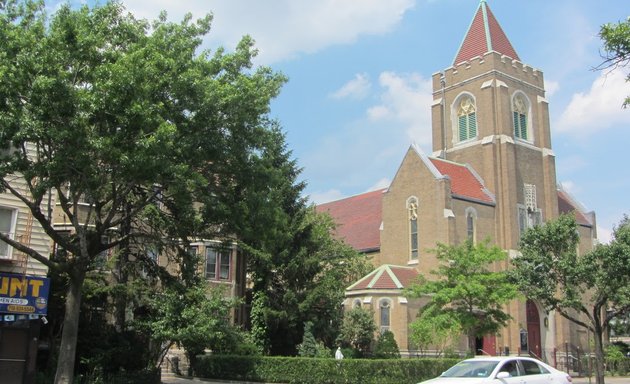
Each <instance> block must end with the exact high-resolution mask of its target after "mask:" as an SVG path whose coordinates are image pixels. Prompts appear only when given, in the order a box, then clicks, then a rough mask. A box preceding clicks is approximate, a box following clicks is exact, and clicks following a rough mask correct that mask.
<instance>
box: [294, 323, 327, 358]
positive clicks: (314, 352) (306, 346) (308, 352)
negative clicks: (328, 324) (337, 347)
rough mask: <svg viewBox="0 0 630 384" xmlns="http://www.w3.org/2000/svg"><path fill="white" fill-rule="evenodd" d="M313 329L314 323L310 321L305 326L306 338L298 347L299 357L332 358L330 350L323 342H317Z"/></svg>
mask: <svg viewBox="0 0 630 384" xmlns="http://www.w3.org/2000/svg"><path fill="white" fill-rule="evenodd" d="M312 329H313V323H311V322H310V321H309V322H307V323H306V324H304V337H303V338H302V343H300V344H299V345H298V355H299V356H301V357H320V358H324V357H330V356H332V351H331V350H330V348H326V346H325V345H324V344H323V343H322V342H318V341H317V340H315V336H313V332H312Z"/></svg>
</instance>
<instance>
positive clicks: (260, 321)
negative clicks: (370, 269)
mask: <svg viewBox="0 0 630 384" xmlns="http://www.w3.org/2000/svg"><path fill="white" fill-rule="evenodd" d="M285 201H288V202H290V204H286V205H282V204H279V205H278V206H284V207H285V208H283V209H282V210H279V211H278V216H279V217H281V218H283V219H282V220H280V222H279V223H277V224H275V225H277V226H275V227H274V226H272V225H268V226H267V228H266V229H261V231H262V232H261V235H262V236H260V237H259V238H258V239H255V238H253V237H251V238H250V239H251V240H252V241H251V242H250V243H249V244H251V245H252V247H251V248H254V251H252V252H251V254H252V255H253V257H252V259H251V263H249V264H248V268H249V269H250V271H251V276H252V280H253V281H254V286H253V288H252V289H253V291H254V292H255V293H256V294H257V295H259V296H264V300H263V301H264V302H265V303H266V304H265V306H264V307H262V306H260V307H258V308H257V315H256V316H257V317H256V323H255V325H256V331H257V334H258V335H259V337H263V340H261V341H260V344H261V345H267V346H268V347H269V349H268V353H270V354H272V355H295V354H296V353H297V346H298V344H299V343H300V342H301V341H302V338H303V333H304V329H303V325H304V323H306V322H312V324H313V328H312V333H313V335H314V337H315V338H316V339H317V340H321V341H322V342H324V344H325V345H326V346H327V347H329V348H330V347H332V346H333V344H334V342H335V340H336V337H337V335H338V333H339V328H340V326H341V321H342V313H341V310H340V307H339V305H340V303H341V302H342V301H343V299H344V290H345V288H346V287H347V286H348V285H350V283H351V281H352V280H353V279H354V278H356V277H358V276H360V275H362V274H364V273H365V272H366V270H367V265H366V262H365V260H364V258H363V257H361V255H359V254H358V253H357V252H356V251H355V250H353V249H352V248H350V247H349V246H347V245H345V244H344V243H342V242H340V241H338V240H336V239H334V238H333V237H332V235H331V233H332V229H333V222H332V220H331V219H330V217H329V216H328V215H322V214H318V213H316V212H315V210H314V209H313V207H309V206H306V205H303V203H298V206H295V200H294V199H291V198H289V199H286V200H285ZM300 205H301V206H300ZM278 216H275V217H276V218H277V217H278ZM270 228H273V229H274V230H275V232H276V233H275V234H273V235H267V233H268V231H269V229H270ZM244 242H245V243H247V239H244ZM258 300H261V298H260V297H258ZM263 329H264V332H262V333H261V332H260V331H261V330H263Z"/></svg>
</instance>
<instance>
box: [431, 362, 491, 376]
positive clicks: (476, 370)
mask: <svg viewBox="0 0 630 384" xmlns="http://www.w3.org/2000/svg"><path fill="white" fill-rule="evenodd" d="M497 364H498V362H496V361H483V360H480V361H472V360H466V361H462V362H460V363H458V364H455V365H454V366H452V367H451V368H450V369H449V370H447V371H446V372H444V373H443V374H441V375H440V376H441V377H488V376H490V374H491V373H492V371H493V370H494V367H496V366H497Z"/></svg>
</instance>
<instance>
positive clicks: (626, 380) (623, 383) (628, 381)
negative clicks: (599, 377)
mask: <svg viewBox="0 0 630 384" xmlns="http://www.w3.org/2000/svg"><path fill="white" fill-rule="evenodd" d="M573 384H595V378H594V377H591V381H588V377H574V378H573ZM606 384H630V377H619V376H607V377H606Z"/></svg>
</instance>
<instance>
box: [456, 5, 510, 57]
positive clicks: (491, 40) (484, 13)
mask: <svg viewBox="0 0 630 384" xmlns="http://www.w3.org/2000/svg"><path fill="white" fill-rule="evenodd" d="M488 52H498V53H500V54H502V55H505V56H508V57H510V58H512V59H515V60H519V61H520V58H519V57H518V55H517V54H516V51H515V50H514V48H513V47H512V44H510V41H509V40H508V38H507V36H506V35H505V32H503V29H501V26H500V25H499V22H498V21H497V19H496V18H495V17H494V15H493V14H492V11H490V7H488V4H486V0H481V1H480V2H479V8H478V9H477V12H476V13H475V17H473V20H472V23H470V27H468V33H466V36H465V37H464V41H463V42H462V45H461V46H460V47H459V51H458V52H457V56H455V62H454V63H453V64H454V65H457V64H459V63H462V62H464V61H467V60H470V59H472V58H473V57H477V56H483V55H484V54H486V53H488Z"/></svg>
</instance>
